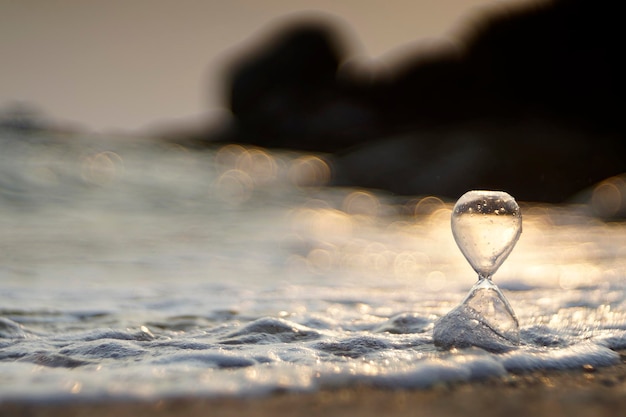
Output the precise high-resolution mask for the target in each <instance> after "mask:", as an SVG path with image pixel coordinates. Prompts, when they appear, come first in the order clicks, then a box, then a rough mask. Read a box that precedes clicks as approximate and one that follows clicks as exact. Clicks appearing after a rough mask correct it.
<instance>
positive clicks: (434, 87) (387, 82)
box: [208, 0, 626, 202]
mask: <svg viewBox="0 0 626 417" xmlns="http://www.w3.org/2000/svg"><path fill="white" fill-rule="evenodd" d="M620 19H621V15H620V14H619V13H618V12H617V10H616V3H610V2H604V1H599V2H592V1H586V0H554V1H544V2H530V3H527V4H526V5H522V6H517V7H515V8H513V6H511V5H509V6H500V8H499V9H494V11H492V12H491V14H490V15H487V16H484V17H482V18H481V19H479V20H477V21H475V22H471V24H470V27H469V28H468V30H466V34H465V35H464V36H463V37H462V38H463V39H460V40H459V43H458V45H456V46H453V47H448V48H442V49H440V50H435V51H434V52H431V53H429V54H416V55H415V56H406V57H405V58H404V59H403V60H402V62H400V63H397V64H395V67H394V68H392V69H391V70H390V71H389V74H388V75H387V76H385V77H382V78H381V77H379V78H377V79H374V80H365V79H362V78H359V77H358V76H356V75H355V76H351V75H350V73H349V72H348V73H346V71H340V67H341V64H342V62H345V61H346V59H347V58H348V54H347V52H346V51H345V50H344V49H343V48H341V47H340V46H339V41H338V37H337V36H336V35H335V31H334V30H333V28H331V27H330V26H329V25H327V24H322V23H319V22H317V23H310V22H309V23H303V24H302V23H301V24H295V25H294V26H292V27H290V28H287V29H285V30H284V31H283V32H281V33H280V34H279V35H277V36H276V37H275V38H274V39H273V40H272V41H270V42H269V43H267V44H266V45H265V46H263V47H261V48H260V49H259V50H258V51H256V52H255V53H254V54H251V55H247V56H244V57H242V58H241V59H240V60H239V61H238V62H236V63H235V64H234V65H233V66H232V70H231V72H230V79H229V80H228V83H229V85H230V90H229V91H230V93H229V106H230V108H231V110H232V113H233V119H232V122H231V123H230V124H229V127H228V128H227V129H223V130H220V131H219V132H216V133H214V134H212V135H209V138H208V142H209V143H214V142H216V141H217V142H220V141H225V142H239V143H249V144H254V145H259V146H264V147H270V148H289V149H297V150H306V151H318V152H327V153H332V154H333V158H332V161H333V164H334V165H333V166H334V175H333V176H334V181H335V183H336V184H341V185H350V186H365V187H372V188H380V189H385V190H389V191H392V192H395V193H400V194H417V195H420V194H422V195H423V194H435V195H440V196H447V197H452V198H456V197H458V196H459V195H461V194H462V193H463V192H465V191H467V190H468V189H475V188H489V189H503V190H506V191H508V192H510V193H511V194H513V195H514V196H515V197H516V198H517V199H520V200H534V201H546V202H561V201H564V200H566V199H568V198H571V197H572V196H573V195H575V194H576V193H577V192H579V191H581V190H583V189H585V188H587V187H590V186H591V185H593V184H595V183H598V182H599V181H601V180H603V179H605V178H608V177H611V176H614V175H617V174H620V173H622V172H626V158H624V157H623V155H624V154H625V153H624V151H625V150H626V149H625V148H626V146H625V140H624V139H625V138H624V136H625V129H624V122H623V121H622V116H621V113H622V112H623V109H624V108H626V106H624V97H625V93H626V92H625V91H624V77H625V76H624V74H626V71H625V68H624V64H623V63H622V60H621V59H620V58H619V56H620V55H621V53H620V52H621V37H620V36H618V35H619V34H620V32H621V31H620V29H619V27H620V24H621V22H620V21H619V20H620Z"/></svg>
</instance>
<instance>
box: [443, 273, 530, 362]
mask: <svg viewBox="0 0 626 417" xmlns="http://www.w3.org/2000/svg"><path fill="white" fill-rule="evenodd" d="M433 341H434V343H435V345H436V346H438V347H441V348H444V349H450V348H467V347H471V346H476V347H480V348H483V349H485V350H488V351H491V352H505V351H508V350H511V349H513V348H515V346H517V345H518V344H519V324H518V321H517V317H516V316H515V312H514V311H513V309H512V308H511V306H510V304H509V302H508V301H507V299H506V298H505V297H504V294H502V292H501V291H500V289H499V288H498V287H497V286H496V285H495V284H494V283H493V282H492V281H491V280H490V279H489V278H481V279H479V281H478V282H477V283H476V284H475V285H474V286H473V287H472V289H471V290H470V292H469V293H468V294H467V296H466V297H465V299H464V300H463V302H462V303H461V304H459V305H458V306H457V307H455V308H454V309H453V310H452V311H450V312H449V313H448V314H446V315H445V316H444V317H442V318H441V319H439V320H438V321H437V322H436V323H435V328H434V330H433Z"/></svg>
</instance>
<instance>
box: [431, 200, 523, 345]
mask: <svg viewBox="0 0 626 417" xmlns="http://www.w3.org/2000/svg"><path fill="white" fill-rule="evenodd" d="M451 226H452V234H453V236H454V240H455V241H456V243H457V245H458V246H459V249H460V250H461V252H462V253H463V255H464V256H465V258H466V259H467V261H468V262H469V263H470V265H471V266H472V268H474V271H476V273H477V274H478V282H476V284H474V286H473V287H472V289H471V290H470V292H469V293H468V294H467V296H466V297H465V299H464V300H463V301H462V302H461V304H459V305H458V306H457V307H456V308H454V309H453V310H452V311H450V312H449V313H448V314H446V315H445V316H444V317H442V318H441V319H440V320H439V321H437V323H435V328H434V330H433V341H434V343H435V345H437V346H439V347H443V348H452V347H458V348H463V347H469V346H478V347H482V348H485V349H487V350H490V351H504V350H508V349H510V348H512V347H514V346H515V345H517V344H519V324H518V321H517V317H516V316H515V312H514V311H513V309H512V308H511V305H510V304H509V302H508V301H507V299H506V297H505V296H504V294H502V292H501V291H500V289H499V288H498V287H497V285H496V284H494V283H493V281H492V276H493V274H494V273H495V272H496V271H497V270H498V268H499V267H500V266H501V265H502V263H503V262H504V260H505V259H506V258H507V256H509V254H510V253H511V251H512V250H513V247H514V246H515V243H516V242H517V240H518V239H519V236H520V234H521V233H522V215H521V212H520V209H519V206H518V205H517V203H516V202H515V199H514V198H513V197H511V196H510V195H509V194H507V193H505V192H503V191H469V192H467V193H465V194H464V195H463V196H461V198H459V200H458V201H457V202H456V205H455V206H454V209H453V211H452V220H451Z"/></svg>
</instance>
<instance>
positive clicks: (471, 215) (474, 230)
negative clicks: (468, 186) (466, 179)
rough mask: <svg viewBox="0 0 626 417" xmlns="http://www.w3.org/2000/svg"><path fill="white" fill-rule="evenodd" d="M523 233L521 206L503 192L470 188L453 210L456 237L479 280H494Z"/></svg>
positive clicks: (453, 230)
mask: <svg viewBox="0 0 626 417" xmlns="http://www.w3.org/2000/svg"><path fill="white" fill-rule="evenodd" d="M521 233H522V214H521V212H520V208H519V206H518V205H517V203H516V202H515V199H514V198H513V197H511V196H510V195H509V194H507V193H505V192H503V191H469V192H467V193H465V194H463V196H461V198H459V200H458V201H457V202H456V205H455V206H454V209H453V211H452V234H453V236H454V240H455V241H456V244H457V245H458V246H459V249H461V252H462V253H463V255H464V256H465V258H466V259H467V261H468V262H469V263H470V265H471V266H472V268H474V271H476V273H478V276H479V278H480V279H483V278H488V279H491V276H492V275H493V274H494V273H495V272H496V271H497V270H498V268H499V267H500V265H502V263H503V262H504V260H505V259H506V258H507V256H509V254H510V253H511V251H512V250H513V247H514V246H515V243H516V242H517V240H518V239H519V236H520V234H521Z"/></svg>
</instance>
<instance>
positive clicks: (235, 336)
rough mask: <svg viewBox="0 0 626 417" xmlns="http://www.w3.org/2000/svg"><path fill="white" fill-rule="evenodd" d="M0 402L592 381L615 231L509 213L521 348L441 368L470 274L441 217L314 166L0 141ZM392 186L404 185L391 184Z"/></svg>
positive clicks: (539, 211)
mask: <svg viewBox="0 0 626 417" xmlns="http://www.w3.org/2000/svg"><path fill="white" fill-rule="evenodd" d="M0 147H1V149H2V151H1V152H0V374H1V375H2V378H1V379H0V401H1V400H7V399H15V398H19V399H26V400H37V399H60V400H65V399H74V398H82V399H88V398H153V397H162V396H176V395H209V396H211V395H223V394H227V395H234V396H244V395H264V394H268V393H271V392H274V391H276V390H281V391H282V390H287V391H301V390H304V391H312V390H317V389H320V388H321V387H337V386H348V385H353V384H367V385H373V386H381V387H389V388H422V387H428V386H432V385H433V384H436V383H440V382H450V381H467V380H473V379H478V378H484V377H487V376H495V375H505V374H506V373H511V372H514V373H519V372H528V371H531V370H534V369H566V368H576V367H580V366H582V365H585V364H591V365H594V366H609V365H612V364H615V363H617V362H618V361H619V355H618V354H617V353H616V351H617V350H619V349H623V348H624V347H626V332H625V329H626V286H625V284H624V282H625V280H624V277H625V276H626V261H625V260H624V259H626V257H625V255H626V228H625V227H624V224H622V223H617V222H614V223H603V222H601V221H598V220H596V219H594V218H593V217H591V216H589V215H588V214H587V209H586V207H584V206H574V205H572V206H559V207H554V206H550V207H548V206H540V205H532V204H524V203H522V204H521V206H522V214H523V218H524V232H523V233H522V236H521V238H520V241H519V242H518V245H517V246H516V248H515V250H514V251H513V252H512V254H511V255H510V257H509V258H508V259H507V260H506V262H505V263H504V265H503V266H502V267H501V268H500V269H499V270H498V272H497V273H496V275H495V276H494V282H495V283H496V284H498V285H499V287H500V288H501V289H502V290H503V292H504V293H505V294H506V297H507V298H508V299H509V301H510V303H511V305H512V307H513V308H514V310H515V312H516V313H517V316H518V318H519V321H520V329H521V339H522V344H521V346H520V347H519V348H518V349H515V350H513V351H510V352H507V353H502V354H492V353H488V352H485V351H483V350H480V349H466V350H455V351H442V350H437V349H436V348H435V347H434V345H433V342H432V329H433V324H434V322H435V321H436V320H437V319H438V318H439V317H441V316H442V315H444V314H445V313H446V312H448V311H449V310H450V309H452V308H453V307H454V306H455V305H456V304H457V303H458V302H460V301H461V300H462V299H463V297H464V296H465V294H466V293H467V291H468V290H469V288H470V287H471V286H472V284H473V283H474V282H475V280H476V277H475V273H474V272H473V271H472V269H471V267H470V266H469V264H467V262H466V261H465V259H464V258H463V255H462V254H461V253H460V251H459V250H458V248H457V247H456V245H455V243H454V240H453V238H452V234H451V232H450V211H451V208H452V204H451V203H453V202H444V201H442V200H440V199H438V198H434V197H425V198H424V197H422V198H418V197H416V198H415V199H404V198H403V199H400V198H398V197H393V196H389V195H385V194H382V193H375V192H372V191H366V190H357V189H343V188H329V187H325V186H324V182H325V181H326V180H327V179H328V177H329V175H331V174H330V172H331V171H332V167H329V166H328V165H326V164H325V163H324V162H323V159H320V158H318V157H315V156H310V155H300V154H289V153H284V152H283V153H279V152H275V153H270V152H266V151H261V150H258V149H243V148H240V147H234V146H230V147H226V148H223V149H221V150H207V151H190V150H187V149H184V148H181V147H177V146H172V145H163V144H157V143H153V142H150V141H145V140H144V141H141V140H137V139H130V138H107V137H74V138H61V137H55V136H52V135H46V134H28V135H24V134H23V135H17V134H15V133H10V132H0ZM400 180H401V179H400Z"/></svg>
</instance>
